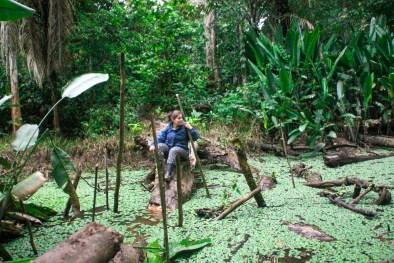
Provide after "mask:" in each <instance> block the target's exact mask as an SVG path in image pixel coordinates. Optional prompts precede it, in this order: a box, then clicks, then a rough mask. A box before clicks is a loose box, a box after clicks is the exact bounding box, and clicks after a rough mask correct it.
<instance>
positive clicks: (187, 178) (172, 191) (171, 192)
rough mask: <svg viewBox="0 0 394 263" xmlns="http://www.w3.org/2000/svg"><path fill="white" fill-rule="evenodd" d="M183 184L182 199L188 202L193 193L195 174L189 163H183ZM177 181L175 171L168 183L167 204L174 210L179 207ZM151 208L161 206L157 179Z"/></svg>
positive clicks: (150, 203)
mask: <svg viewBox="0 0 394 263" xmlns="http://www.w3.org/2000/svg"><path fill="white" fill-rule="evenodd" d="M180 173H181V184H182V199H183V202H185V201H186V200H188V199H189V198H190V196H191V193H192V188H193V183H194V174H193V173H192V172H191V169H190V163H189V161H182V162H181V167H180ZM177 193H178V192H177V180H176V175H175V169H174V171H173V175H172V179H171V180H170V181H169V182H166V204H167V208H169V209H171V210H174V209H176V208H177V207H178V194H177ZM149 206H150V207H159V206H160V188H159V179H158V178H157V177H156V179H155V181H154V186H153V190H152V193H151V198H150V201H149Z"/></svg>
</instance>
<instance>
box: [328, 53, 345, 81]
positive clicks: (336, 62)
mask: <svg viewBox="0 0 394 263" xmlns="http://www.w3.org/2000/svg"><path fill="white" fill-rule="evenodd" d="M346 50H347V47H345V48H344V49H342V51H341V53H339V55H338V57H337V59H336V60H335V62H334V65H333V66H332V67H331V69H330V73H329V74H328V76H327V79H330V78H331V77H332V76H333V75H334V72H335V69H336V68H337V65H338V63H339V61H340V60H341V58H342V57H343V55H344V54H345V53H346Z"/></svg>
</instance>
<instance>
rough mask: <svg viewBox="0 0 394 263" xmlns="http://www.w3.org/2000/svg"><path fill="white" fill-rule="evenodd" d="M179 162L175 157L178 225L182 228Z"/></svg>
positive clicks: (180, 170)
mask: <svg viewBox="0 0 394 263" xmlns="http://www.w3.org/2000/svg"><path fill="white" fill-rule="evenodd" d="M181 168H182V167H181V160H180V158H179V156H177V157H176V186H177V194H178V225H179V226H180V227H181V226H183V204H182V202H183V200H182V199H183V198H182V181H181V180H182V175H183V171H182V169H181Z"/></svg>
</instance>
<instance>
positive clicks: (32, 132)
mask: <svg viewBox="0 0 394 263" xmlns="http://www.w3.org/2000/svg"><path fill="white" fill-rule="evenodd" d="M38 133H39V129H38V125H36V124H24V125H22V126H21V127H20V128H19V129H18V130H17V131H16V138H15V140H14V141H13V142H12V144H11V145H12V148H14V150H15V151H18V152H19V151H24V150H26V149H27V148H29V147H31V146H33V145H35V144H36V141H37V138H38Z"/></svg>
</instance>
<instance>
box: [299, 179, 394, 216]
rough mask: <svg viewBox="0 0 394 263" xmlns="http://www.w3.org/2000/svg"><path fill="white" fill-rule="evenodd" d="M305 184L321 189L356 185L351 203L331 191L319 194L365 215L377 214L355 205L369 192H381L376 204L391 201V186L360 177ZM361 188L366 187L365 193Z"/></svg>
mask: <svg viewBox="0 0 394 263" xmlns="http://www.w3.org/2000/svg"><path fill="white" fill-rule="evenodd" d="M305 185H307V186H310V187H314V188H320V189H322V188H331V187H337V186H352V185H354V186H355V188H354V191H353V200H352V201H351V202H350V203H346V202H345V201H344V200H343V199H342V198H340V197H339V196H337V195H336V194H334V193H331V192H326V191H322V192H320V193H319V195H320V196H324V197H327V198H328V199H329V200H330V201H331V202H332V203H335V204H337V205H338V206H341V207H344V208H346V209H349V210H351V211H353V212H355V213H359V214H362V215H365V216H371V217H372V216H375V214H376V213H375V212H373V211H370V210H366V209H362V208H358V207H356V206H355V205H356V204H357V203H358V202H359V201H360V200H361V198H363V197H364V196H366V195H367V194H368V193H369V192H371V191H374V192H377V193H378V194H379V198H378V199H377V200H376V201H375V202H374V203H375V204H379V205H384V204H389V203H390V202H391V193H390V191H389V190H388V189H390V188H391V187H389V186H386V185H375V184H373V183H370V182H368V181H366V180H362V179H359V178H349V177H346V178H343V179H338V180H332V181H324V182H312V183H306V184H305ZM361 189H366V190H365V191H364V192H363V193H361Z"/></svg>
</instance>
